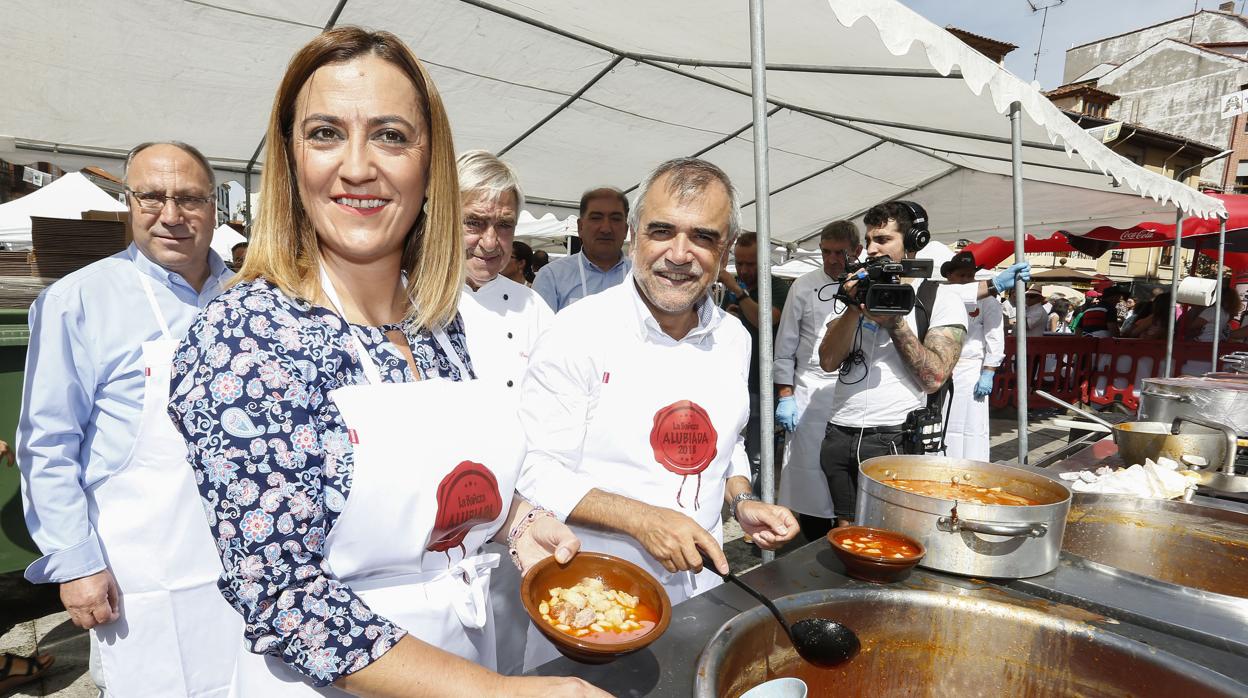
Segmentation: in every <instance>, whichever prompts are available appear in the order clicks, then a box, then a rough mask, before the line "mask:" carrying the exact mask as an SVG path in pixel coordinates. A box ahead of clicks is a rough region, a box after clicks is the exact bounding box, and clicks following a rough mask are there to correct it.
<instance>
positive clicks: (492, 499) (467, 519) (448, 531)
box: [425, 460, 503, 560]
mask: <svg viewBox="0 0 1248 698" xmlns="http://www.w3.org/2000/svg"><path fill="white" fill-rule="evenodd" d="M502 510H503V498H502V497H501V496H500V495H499V493H498V480H497V479H495V477H494V473H492V472H490V469H489V468H487V467H485V466H484V465H482V464H480V463H474V462H472V461H468V460H466V461H464V462H462V463H460V464H459V465H457V466H455V469H454V470H452V471H451V472H449V473H447V474H446V477H444V478H442V482H441V483H440V484H439V485H438V513H437V516H435V517H434V520H433V532H432V533H430V534H429V541H430V542H429V545H428V546H426V547H425V550H428V551H429V552H438V553H446V556H447V559H448V560H449V559H450V556H451V554H450V552H449V551H450V550H451V548H459V549H460V553H461V554H463V553H464V550H463V547H464V538H466V537H467V536H468V532H469V531H470V530H472V527H473V526H476V525H478V524H483V523H488V522H490V521H493V520H494V519H497V518H498V515H499V513H500V512H502Z"/></svg>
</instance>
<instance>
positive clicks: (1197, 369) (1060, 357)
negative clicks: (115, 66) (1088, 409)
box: [990, 335, 1248, 410]
mask: <svg viewBox="0 0 1248 698" xmlns="http://www.w3.org/2000/svg"><path fill="white" fill-rule="evenodd" d="M1211 351H1212V345H1211V344H1210V343H1208V342H1180V341H1177V340H1176V342H1175V345H1174V362H1175V366H1176V367H1177V368H1178V370H1176V371H1172V372H1171V373H1172V374H1174V375H1195V376H1199V375H1201V374H1203V373H1205V372H1207V371H1211V370H1213V369H1212V368H1211V364H1210V361H1209V359H1210V357H1211ZM1233 351H1248V344H1242V343H1235V342H1221V343H1219V344H1218V353H1219V354H1223V355H1225V354H1229V353H1231V352H1233ZM1165 353H1166V343H1165V342H1164V341H1162V340H1156V339H1098V338H1096V337H1076V336H1074V335H1052V336H1047V337H1028V338H1027V366H1028V380H1027V387H1028V390H1029V392H1030V394H1029V395H1028V399H1027V406H1028V407H1030V408H1048V407H1053V406H1054V405H1053V403H1051V402H1049V401H1048V400H1045V399H1044V398H1042V397H1040V396H1038V395H1036V394H1035V392H1034V391H1035V390H1037V389H1038V390H1044V391H1045V392H1048V393H1051V394H1053V395H1055V396H1057V397H1059V398H1061V399H1063V400H1066V401H1067V402H1082V403H1084V404H1095V405H1108V404H1109V403H1111V402H1121V403H1122V404H1124V405H1126V406H1127V407H1129V408H1130V409H1133V410H1134V409H1136V408H1138V407H1139V404H1140V398H1139V396H1140V389H1141V388H1142V387H1143V384H1144V383H1143V381H1144V379H1145V378H1152V377H1155V376H1158V375H1160V374H1161V364H1162V362H1163V361H1164V357H1165ZM1016 392H1017V385H1016V380H1015V374H1014V338H1013V336H1010V337H1006V339H1005V361H1003V362H1002V363H1001V368H999V369H997V379H996V385H995V386H994V388H993V392H992V396H991V398H990V404H991V405H992V406H993V407H1011V406H1013V405H1015V404H1017V403H1016V402H1015V393H1016Z"/></svg>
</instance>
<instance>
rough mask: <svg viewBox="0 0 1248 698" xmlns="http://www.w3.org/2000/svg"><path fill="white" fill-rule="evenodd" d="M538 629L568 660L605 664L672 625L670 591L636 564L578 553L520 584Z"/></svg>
mask: <svg viewBox="0 0 1248 698" xmlns="http://www.w3.org/2000/svg"><path fill="white" fill-rule="evenodd" d="M520 595H521V600H522V601H523V602H524V608H525V610H526V611H528V613H529V617H530V618H531V619H532V620H533V624H534V625H535V626H537V629H538V630H539V631H540V632H541V633H542V634H543V635H544V636H545V637H546V639H548V640H550V641H551V642H552V643H553V644H554V645H555V647H556V648H557V649H558V650H559V651H560V652H562V653H563V654H564V655H565V656H567V657H569V658H571V659H575V660H576V661H579V662H585V663H587V664H603V663H606V662H610V661H612V660H614V659H616V658H617V657H622V656H624V655H626V654H629V653H631V652H635V651H637V650H639V649H641V648H643V647H645V646H646V645H649V644H650V643H651V642H654V641H655V640H657V639H658V638H659V636H661V635H662V634H663V633H664V631H666V630H667V626H668V623H670V622H671V616H672V604H671V601H670V600H669V599H668V597H667V592H666V591H665V590H664V589H663V586H662V585H661V584H659V582H658V580H657V579H655V578H654V577H653V576H652V575H650V573H648V572H646V571H645V570H643V569H641V568H640V567H638V566H637V565H634V564H633V563H631V562H629V561H627V560H624V559H622V558H618V557H615V556H613V555H606V554H603V553H594V552H582V553H578V554H577V555H576V556H575V557H573V558H572V560H570V561H569V562H568V563H567V564H566V565H560V564H559V563H558V562H555V559H554V557H549V558H546V559H545V560H543V561H541V562H539V563H537V564H536V565H534V566H533V568H532V569H531V570H529V572H528V574H526V575H525V576H524V581H523V582H521V584H520Z"/></svg>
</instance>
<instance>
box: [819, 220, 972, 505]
mask: <svg viewBox="0 0 1248 698" xmlns="http://www.w3.org/2000/svg"><path fill="white" fill-rule="evenodd" d="M863 223H864V225H866V227H867V256H868V257H878V256H881V255H886V256H888V257H890V258H891V259H894V260H901V259H902V258H913V257H914V255H915V253H916V252H918V251H919V250H921V249H922V248H923V246H924V245H926V244H927V242H928V240H929V239H930V235H929V233H928V231H927V214H926V212H925V211H923V209H922V207H920V206H919V205H918V204H915V203H913V202H908V201H892V202H889V203H886V204H880V205H878V206H874V207H872V208H871V209H870V210H868V211H867V213H866V214H865V215H864V216H863ZM860 274H861V272H860ZM859 279H861V276H858V277H856V278H854V279H851V280H849V281H846V283H845V284H844V286H843V289H842V291H843V294H844V295H845V296H847V297H849V298H857V297H858V296H857V293H858V283H859ZM916 281H917V280H912V285H914V286H915V287H916V289H917V290H916V294H917V295H918V296H919V299H920V300H919V303H916V305H915V308H914V309H913V310H911V312H910V313H909V314H908V315H905V316H904V318H903V316H900V315H881V314H872V313H870V312H868V311H867V310H866V306H865V305H861V304H859V305H853V304H849V305H848V306H847V307H846V309H845V312H844V313H843V314H841V315H840V316H838V317H836V318H835V319H833V320H832V321H831V322H830V323H828V329H827V333H826V334H825V335H824V337H823V342H822V343H821V344H820V345H819V365H820V367H821V368H822V369H823V370H825V371H828V372H832V371H837V370H840V371H841V375H840V378H839V379H838V381H837V384H836V392H835V397H834V402H835V405H834V407H833V409H832V415H831V417H830V419H829V422H828V427H827V433H826V435H825V437H824V440H823V445H822V449H821V452H820V465H821V466H822V467H823V471H824V474H825V475H826V476H827V480H828V488H829V489H830V490H831V492H832V502H833V509H834V510H835V514H836V519H837V523H838V525H847V524H850V523H852V522H853V521H854V518H855V507H856V501H857V493H858V465H859V463H860V462H861V461H863V460H866V459H868V458H872V457H875V456H881V455H886V454H896V453H906V452H908V451H910V450H912V448H913V446H912V444H913V435H910V434H907V433H906V431H905V425H906V422H907V418H908V417H909V415H910V414H911V413H912V412H913V411H915V410H917V409H920V408H922V407H924V406H925V405H926V404H927V396H928V394H930V393H934V392H936V391H937V390H939V389H940V387H941V386H943V385H944V384H945V381H947V380H948V379H949V377H950V375H951V374H952V373H953V367H954V364H956V363H957V361H958V356H959V354H961V352H962V340H963V339H964V338H965V336H966V322H967V319H966V310H965V309H964V308H963V304H962V300H961V299H960V298H959V297H958V296H957V295H956V294H955V293H953V292H952V291H951V290H949V289H948V288H947V287H944V286H940V287H939V288H937V289H936V292H935V294H934V297H933V302H932V307H930V308H923V307H921V303H922V298H923V295H924V294H923V292H922V284H919V283H915V282H916ZM928 283H933V282H931V281H929V282H928ZM924 312H926V314H927V317H926V318H925V320H926V323H925V324H926V326H927V333H926V336H925V337H923V338H922V339H920V337H919V336H918V327H919V325H918V322H917V318H916V314H917V313H924ZM842 367H844V368H842Z"/></svg>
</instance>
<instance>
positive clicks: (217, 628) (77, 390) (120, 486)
mask: <svg viewBox="0 0 1248 698" xmlns="http://www.w3.org/2000/svg"><path fill="white" fill-rule="evenodd" d="M125 180H126V192H127V199H128V201H129V204H130V222H129V225H130V230H131V232H132V234H133V237H134V242H133V243H132V244H131V245H130V246H129V247H128V248H127V249H126V250H124V251H122V252H119V253H117V254H115V255H113V256H111V257H109V258H107V259H103V260H100V261H99V262H96V263H94V264H91V265H89V266H87V267H85V268H83V269H80V270H78V271H76V272H74V273H73V274H70V275H69V276H66V277H65V278H63V279H61V280H60V281H57V282H56V283H55V284H53V285H52V286H50V287H48V288H47V289H46V290H45V291H44V292H43V293H42V294H40V296H39V298H38V299H37V300H36V301H35V303H34V304H33V305H32V306H31V309H30V348H29V353H28V355H27V359H26V376H25V385H24V390H23V395H22V413H21V418H20V421H19V424H18V430H17V453H18V462H19V463H20V465H21V469H22V495H23V504H24V506H25V512H26V525H27V527H28V528H29V529H30V533H31V536H32V537H33V538H34V540H35V542H36V543H37V544H38V545H39V548H40V550H41V551H42V552H43V553H44V556H43V557H41V558H40V559H38V560H36V561H35V562H34V563H32V564H31V565H30V566H29V567H28V568H27V569H26V578H27V579H28V580H30V581H31V582H34V583H39V584H59V585H60V595H61V601H62V603H64V605H65V608H66V610H67V611H69V616H70V619H71V620H72V621H73V623H74V624H75V625H77V626H78V627H81V628H89V629H91V640H92V660H93V661H92V676H93V678H94V679H95V680H96V683H97V684H99V685H101V687H103V688H104V689H105V691H106V692H107V693H108V694H110V695H118V696H128V695H161V696H177V695H200V694H204V693H209V692H212V691H213V690H216V688H217V687H218V686H217V684H219V683H220V682H222V681H225V682H227V683H228V680H229V676H230V674H231V672H232V661H227V662H226V663H225V664H223V663H222V661H218V660H216V659H214V658H216V657H226V658H230V657H233V656H234V654H235V653H234V651H233V650H234V649H235V646H236V645H237V643H238V639H237V638H238V633H239V632H240V630H239V629H238V628H236V627H234V626H236V625H237V624H238V623H239V622H240V621H239V619H238V615H237V614H236V613H234V612H233V611H232V609H230V608H229V607H228V605H227V604H226V603H225V601H224V599H223V598H222V597H221V595H220V593H219V592H218V591H217V588H216V581H217V578H218V577H219V576H220V573H221V563H220V558H219V557H218V556H217V554H216V550H215V546H214V544H213V541H212V536H211V534H210V532H209V528H208V523H207V520H206V519H205V517H204V513H203V512H204V510H203V505H202V503H201V501H200V499H199V496H198V493H197V490H196V487H195V483H194V481H193V475H192V471H191V468H190V466H189V465H187V463H186V455H187V450H186V444H185V442H184V441H183V440H182V439H181V437H180V436H179V435H178V434H177V432H176V431H175V430H174V428H173V425H172V423H171V422H170V421H169V417H168V413H167V411H166V409H167V404H168V397H169V375H170V369H171V366H172V364H173V361H174V360H175V357H174V350H175V348H176V346H177V342H178V340H180V339H181V337H182V335H183V334H185V333H186V331H187V329H188V328H189V327H190V324H191V322H192V321H193V320H194V318H195V316H196V315H197V314H198V313H199V311H200V309H201V308H203V307H204V306H205V305H206V304H207V303H208V302H209V301H210V300H211V299H212V298H214V297H215V296H216V295H217V294H218V293H219V292H220V291H221V284H222V282H223V280H224V279H225V278H227V276H228V275H229V273H230V272H229V271H228V270H227V269H226V266H225V264H224V263H223V261H222V260H221V258H220V257H219V256H218V255H217V254H216V253H214V252H212V251H211V249H210V248H209V242H210V241H211V239H212V231H213V227H214V225H213V224H214V223H215V206H214V201H213V191H214V186H213V185H214V182H213V174H212V169H211V167H210V166H209V164H208V161H207V160H206V159H205V158H204V156H203V155H202V154H201V153H200V152H199V151H198V150H196V149H195V148H193V147H191V146H189V145H186V144H184V143H177V142H166V143H144V144H142V145H140V146H138V147H136V148H135V149H134V150H132V151H131V152H130V154H129V156H128V157H127V159H126V174H125ZM219 387H222V388H227V387H228V388H229V389H233V386H219ZM214 389H215V388H214ZM239 389H240V390H241V389H242V387H241V386H239ZM249 389H251V388H249ZM223 428H224V429H226V430H229V429H231V428H234V429H239V428H243V426H242V425H233V426H231V425H223ZM97 653H98V654H97ZM97 656H98V660H97Z"/></svg>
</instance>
